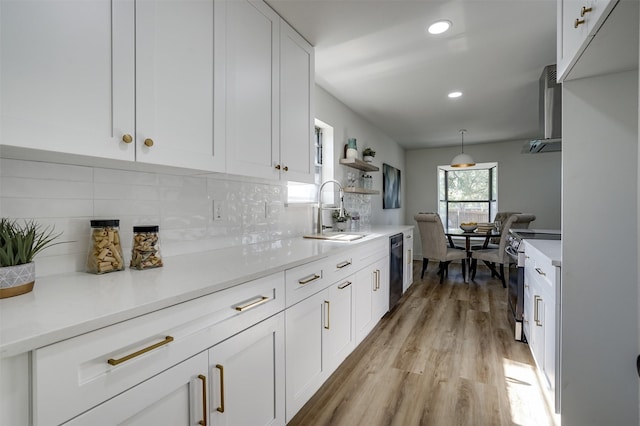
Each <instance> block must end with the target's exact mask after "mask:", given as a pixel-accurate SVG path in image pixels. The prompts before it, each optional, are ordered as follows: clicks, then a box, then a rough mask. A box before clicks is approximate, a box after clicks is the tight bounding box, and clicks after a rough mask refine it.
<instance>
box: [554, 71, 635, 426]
mask: <svg viewBox="0 0 640 426" xmlns="http://www.w3.org/2000/svg"><path fill="white" fill-rule="evenodd" d="M562 110H563V117H564V121H563V133H564V134H563V143H564V156H563V164H562V167H563V174H562V179H563V213H562V225H563V226H562V231H563V236H562V298H561V299H562V354H561V370H562V374H561V386H562V412H561V414H562V424H563V425H566V426H574V425H604V424H611V425H613V424H615V425H632V424H633V425H637V424H638V377H637V375H636V371H635V359H636V356H637V354H638V316H637V314H638V271H637V261H638V241H637V235H638V234H637V232H638V222H637V220H638V207H637V206H638V204H637V203H638V72H637V71H631V72H625V73H619V74H609V75H604V76H599V77H592V78H586V79H581V80H574V81H566V82H565V83H564V84H563V107H562Z"/></svg>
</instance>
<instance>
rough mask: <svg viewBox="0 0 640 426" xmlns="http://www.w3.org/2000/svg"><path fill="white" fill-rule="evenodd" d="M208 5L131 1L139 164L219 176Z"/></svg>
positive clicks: (206, 0) (202, 0) (201, 1)
mask: <svg viewBox="0 0 640 426" xmlns="http://www.w3.org/2000/svg"><path fill="white" fill-rule="evenodd" d="M213 5H214V0H180V1H178V0H170V1H167V0H159V1H155V0H137V1H136V15H135V17H136V39H135V40H136V160H137V161H139V162H145V163H153V164H163V165H169V166H178V167H187V168H193V169H199V170H212V171H224V149H223V148H224V141H223V140H220V141H218V140H216V142H219V143H216V144H215V145H214V125H213V117H214V106H215V105H214V101H215V96H214V95H217V91H216V90H215V87H214V75H215V72H214V6H213ZM149 145H150V146H149Z"/></svg>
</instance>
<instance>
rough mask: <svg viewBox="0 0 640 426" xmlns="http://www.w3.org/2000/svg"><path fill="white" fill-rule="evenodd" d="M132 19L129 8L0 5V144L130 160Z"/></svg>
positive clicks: (98, 0)
mask: <svg viewBox="0 0 640 426" xmlns="http://www.w3.org/2000/svg"><path fill="white" fill-rule="evenodd" d="M133 17H134V11H133V2H132V1H115V2H114V1H110V0H95V1H89V2H82V1H73V0H69V1H66V0H60V1H2V2H0V55H1V57H0V93H2V96H0V141H1V142H0V143H1V144H2V145H4V146H17V147H22V148H33V149H41V150H46V151H56V152H62V153H71V154H80V155H86V156H94V157H103V158H111V159H119V160H133V159H134V151H135V147H134V144H133V143H125V142H123V137H124V136H125V135H130V136H132V137H133V135H134V131H135V129H134V44H133V40H134V35H133V31H134V19H133ZM114 28H115V29H117V30H113V29H114Z"/></svg>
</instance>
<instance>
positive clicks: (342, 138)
mask: <svg viewBox="0 0 640 426" xmlns="http://www.w3.org/2000/svg"><path fill="white" fill-rule="evenodd" d="M315 96H316V114H315V115H316V118H318V119H319V120H322V121H323V122H325V123H327V124H328V125H330V126H332V127H333V129H334V153H335V165H334V173H335V179H337V180H338V181H340V182H341V183H343V184H344V183H345V182H346V180H347V172H350V171H356V170H354V169H352V168H350V167H347V166H343V165H341V164H339V159H340V158H344V145H345V144H346V143H347V139H349V138H356V142H357V145H358V153H359V157H360V158H362V154H361V153H362V150H363V149H364V148H366V147H371V148H373V149H374V150H375V151H376V156H375V158H374V161H373V164H374V165H376V166H378V167H379V168H380V171H379V172H369V173H370V174H371V175H372V176H373V189H377V190H379V191H380V195H366V196H364V197H371V223H372V224H373V225H401V224H404V223H405V213H404V212H405V211H406V205H407V196H406V193H407V192H406V191H407V189H406V188H407V177H406V172H405V170H406V169H405V154H404V149H403V148H402V147H400V146H399V145H398V144H397V143H396V142H394V141H393V140H392V139H391V138H389V137H388V136H386V135H385V134H383V133H382V132H381V131H380V130H379V129H378V128H376V127H375V125H374V124H372V123H370V122H368V121H366V120H364V119H363V118H362V117H360V116H359V115H357V114H356V113H355V112H353V111H352V110H350V109H349V108H347V107H346V106H345V105H344V104H343V103H342V102H340V101H339V100H337V99H336V98H335V97H333V96H331V95H330V94H329V93H328V92H327V91H325V90H324V89H322V88H321V87H319V86H317V85H316V93H315ZM382 163H386V164H389V165H391V166H393V167H395V168H396V169H399V170H400V175H401V183H402V189H401V201H400V206H401V208H399V209H383V208H382ZM348 197H358V196H355V195H353V194H346V195H345V204H347V203H348V202H349V201H348V200H346V198H348ZM409 223H410V222H409Z"/></svg>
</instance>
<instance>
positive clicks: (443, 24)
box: [428, 20, 451, 34]
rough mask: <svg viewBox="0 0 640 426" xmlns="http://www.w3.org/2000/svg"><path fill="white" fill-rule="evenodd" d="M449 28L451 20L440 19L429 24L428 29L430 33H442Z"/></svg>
mask: <svg viewBox="0 0 640 426" xmlns="http://www.w3.org/2000/svg"><path fill="white" fill-rule="evenodd" d="M449 28H451V21H446V20H442V21H437V22H434V23H433V24H431V25H429V29H428V31H429V33H430V34H442V33H443V32H445V31H447V30H448V29H449Z"/></svg>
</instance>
